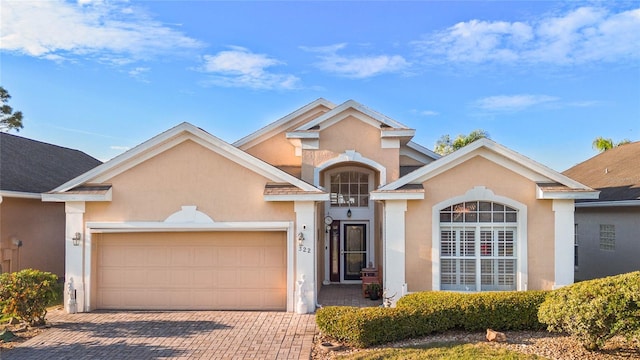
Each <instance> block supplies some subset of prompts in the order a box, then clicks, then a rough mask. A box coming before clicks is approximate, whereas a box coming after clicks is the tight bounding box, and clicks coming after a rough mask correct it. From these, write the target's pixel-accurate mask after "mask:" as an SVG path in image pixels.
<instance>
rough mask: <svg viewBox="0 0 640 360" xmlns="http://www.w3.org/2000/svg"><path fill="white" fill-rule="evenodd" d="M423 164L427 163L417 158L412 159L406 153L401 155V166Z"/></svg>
mask: <svg viewBox="0 0 640 360" xmlns="http://www.w3.org/2000/svg"><path fill="white" fill-rule="evenodd" d="M422 165H425V164H424V163H422V162H420V161H418V160H416V159H412V158H410V157H408V156H406V155H400V166H422Z"/></svg>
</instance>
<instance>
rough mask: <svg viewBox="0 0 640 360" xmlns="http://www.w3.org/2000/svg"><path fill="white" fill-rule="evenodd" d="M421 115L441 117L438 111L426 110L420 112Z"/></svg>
mask: <svg viewBox="0 0 640 360" xmlns="http://www.w3.org/2000/svg"><path fill="white" fill-rule="evenodd" d="M420 115H422V116H438V115H440V113H439V112H437V111H433V110H424V111H421V112H420Z"/></svg>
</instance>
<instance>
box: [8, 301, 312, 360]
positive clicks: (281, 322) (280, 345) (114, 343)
mask: <svg viewBox="0 0 640 360" xmlns="http://www.w3.org/2000/svg"><path fill="white" fill-rule="evenodd" d="M47 318H48V319H49V322H50V323H51V324H52V327H51V329H48V330H47V331H45V332H44V333H42V334H40V335H38V336H36V337H34V338H32V339H30V340H28V341H26V342H24V343H22V344H21V345H20V346H19V347H16V348H15V349H13V350H10V351H8V352H3V353H2V355H1V357H0V358H1V359H2V360H40V359H52V360H53V359H55V360H58V359H73V360H77V359H132V360H133V359H136V360H139V359H140V360H141V359H296V360H297V359H309V357H310V354H311V349H312V346H313V336H314V334H315V332H316V325H315V317H314V315H313V314H311V315H297V314H293V313H284V312H247V311H137V312H136V311H119V312H104V311H98V312H92V313H82V314H73V315H69V314H64V313H63V312H62V311H59V310H56V311H53V312H52V313H51V314H49V315H48V316H47Z"/></svg>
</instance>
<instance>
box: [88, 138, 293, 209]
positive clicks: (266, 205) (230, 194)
mask: <svg viewBox="0 0 640 360" xmlns="http://www.w3.org/2000/svg"><path fill="white" fill-rule="evenodd" d="M268 181H269V180H268V179H266V178H264V177H263V176H262V175H260V174H257V173H255V172H253V171H251V170H249V169H247V168H245V167H243V166H241V165H239V164H237V163H235V162H233V161H231V160H229V159H227V158H225V157H223V156H221V155H219V154H216V153H214V152H212V151H211V150H209V149H206V148H204V147H202V146H200V145H198V144H196V143H194V142H192V141H185V142H184V143H181V144H179V145H177V146H175V147H174V148H172V149H170V150H167V151H165V152H163V153H161V154H159V155H157V156H155V157H154V158H151V159H149V160H147V161H145V162H144V163H141V164H139V165H137V166H135V167H133V168H131V169H129V170H128V171H126V172H124V173H122V174H120V175H118V176H116V177H114V178H112V179H111V180H109V183H111V184H112V185H113V199H112V201H111V202H98V203H87V211H86V215H85V221H163V220H164V219H166V218H167V216H169V215H171V214H172V213H174V212H176V211H178V210H180V208H181V206H183V205H196V206H197V207H198V210H199V211H201V212H203V213H205V214H207V215H208V216H209V217H211V218H212V219H213V220H214V221H217V222H221V221H261V220H292V219H294V218H295V215H294V212H293V205H292V203H280V202H266V201H264V198H263V192H264V186H265V184H266V183H267V182H268Z"/></svg>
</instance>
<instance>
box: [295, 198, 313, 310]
mask: <svg viewBox="0 0 640 360" xmlns="http://www.w3.org/2000/svg"><path fill="white" fill-rule="evenodd" d="M315 209H316V207H315V203H314V202H313V201H296V202H295V204H294V211H295V212H296V224H295V235H294V244H295V247H296V256H295V258H296V267H295V269H296V270H295V272H296V273H295V280H294V281H295V284H296V286H295V299H294V309H295V311H296V312H298V313H312V312H314V311H315V307H316V301H315V299H316V291H317V289H316V278H315V261H314V257H315V256H317V254H316V252H317V248H316V239H315V233H316V230H315V220H316V212H315ZM300 290H302V294H301V293H300ZM301 295H302V299H300V296H301ZM300 300H302V304H300ZM300 305H303V308H301V306H300Z"/></svg>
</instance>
